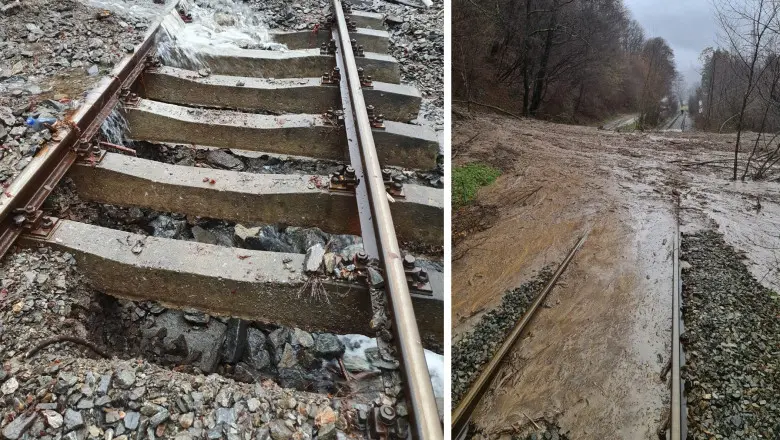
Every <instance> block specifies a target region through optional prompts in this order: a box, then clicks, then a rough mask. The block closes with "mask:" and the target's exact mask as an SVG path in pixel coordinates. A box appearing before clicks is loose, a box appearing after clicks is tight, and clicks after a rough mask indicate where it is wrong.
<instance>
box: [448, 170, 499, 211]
mask: <svg viewBox="0 0 780 440" xmlns="http://www.w3.org/2000/svg"><path fill="white" fill-rule="evenodd" d="M500 175H501V171H500V170H497V169H495V168H493V167H491V166H490V165H485V164H482V163H470V164H467V165H463V166H459V167H455V168H454V169H453V170H452V207H453V208H455V209H457V208H459V207H461V206H463V205H465V204H467V203H469V202H471V201H472V200H474V197H476V195H477V191H478V190H479V188H481V187H483V186H487V185H490V184H491V183H493V182H495V181H496V179H498V176H500Z"/></svg>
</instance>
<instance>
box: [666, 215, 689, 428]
mask: <svg viewBox="0 0 780 440" xmlns="http://www.w3.org/2000/svg"><path fill="white" fill-rule="evenodd" d="M672 270H673V274H672V283H673V285H672V295H673V296H672V360H671V361H672V368H671V370H672V384H671V387H672V389H671V411H670V417H669V436H668V437H669V439H670V440H681V439H685V438H687V436H688V433H687V431H688V428H687V418H688V415H687V409H686V407H685V384H684V383H683V381H682V379H681V377H680V373H681V368H682V366H683V365H684V364H685V355H684V353H683V348H682V344H681V343H680V335H681V334H682V331H683V327H682V279H681V276H680V275H681V273H680V222H679V218H678V221H677V224H676V225H675V231H674V258H673V262H672Z"/></svg>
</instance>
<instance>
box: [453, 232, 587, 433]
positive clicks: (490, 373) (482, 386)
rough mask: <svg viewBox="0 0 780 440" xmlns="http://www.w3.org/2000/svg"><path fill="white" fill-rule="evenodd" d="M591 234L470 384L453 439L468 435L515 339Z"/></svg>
mask: <svg viewBox="0 0 780 440" xmlns="http://www.w3.org/2000/svg"><path fill="white" fill-rule="evenodd" d="M587 237H588V234H587V233H586V234H585V235H583V236H582V237H581V238H580V239H579V241H577V244H575V245H574V247H573V248H572V249H571V250H570V251H569V253H568V254H567V255H566V258H564V259H563V262H561V265H560V266H558V269H557V270H556V271H555V273H554V274H553V276H552V278H551V279H550V281H549V282H548V283H547V284H546V285H545V286H544V289H542V291H541V292H540V293H539V295H537V296H536V299H534V302H533V303H531V306H530V307H529V308H528V310H526V312H525V314H524V315H523V317H522V318H521V319H520V321H519V322H518V323H517V324H516V325H515V327H514V328H513V329H512V331H511V332H510V333H509V335H508V336H507V338H506V339H505V340H504V343H503V344H501V347H499V348H498V351H496V354H495V355H493V358H492V359H490V362H488V364H487V365H486V366H485V368H483V369H482V372H481V373H480V374H479V376H477V379H476V380H475V381H474V383H473V384H471V387H469V390H468V391H467V392H466V395H465V396H463V398H462V399H461V401H460V403H459V404H458V406H457V407H456V408H455V410H454V411H453V412H452V438H458V439H460V438H465V435H466V431H467V429H468V422H469V420H470V419H471V414H472V412H474V409H475V408H476V407H477V405H478V404H479V402H480V400H481V399H482V396H483V395H484V394H485V392H486V391H487V390H488V387H489V386H490V383H491V382H492V381H493V378H494V377H495V375H496V373H497V372H498V369H499V367H500V366H501V362H502V361H503V360H504V358H505V357H506V355H507V354H509V351H510V350H511V349H512V347H513V346H514V345H515V342H517V339H518V338H519V337H520V334H521V333H522V332H523V330H524V329H525V327H526V325H527V324H528V323H529V322H530V321H531V319H532V318H533V317H534V314H535V313H536V310H537V309H538V308H539V306H540V305H541V304H542V302H544V299H545V298H546V297H547V294H548V293H550V291H551V290H552V288H553V287H554V286H555V283H557V282H558V278H560V276H561V274H563V272H564V271H565V270H566V267H568V266H569V263H570V262H571V260H572V258H574V254H576V253H577V250H579V249H580V247H582V244H583V243H585V239H586V238H587Z"/></svg>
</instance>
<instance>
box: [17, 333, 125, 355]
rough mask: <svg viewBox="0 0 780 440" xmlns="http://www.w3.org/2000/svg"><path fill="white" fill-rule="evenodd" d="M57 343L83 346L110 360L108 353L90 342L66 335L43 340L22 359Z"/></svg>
mask: <svg viewBox="0 0 780 440" xmlns="http://www.w3.org/2000/svg"><path fill="white" fill-rule="evenodd" d="M58 342H73V343H74V344H79V345H83V346H85V347H87V348H89V349H90V350H92V351H94V352H95V353H97V354H99V355H100V356H102V357H104V358H106V359H110V358H111V356H110V355H109V354H108V353H106V352H105V351H103V350H102V349H101V348H99V347H98V346H97V345H95V344H93V343H92V342H89V341H87V340H84V339H81V338H77V337H75V336H67V335H61V336H54V337H52V338H48V339H44V340H43V341H41V342H40V343H39V344H38V345H36V346H35V347H33V348H32V349H31V350H30V351H28V352H27V353H26V354H25V355H24V357H25V358H29V357H31V356H33V355H35V353H38V352H39V351H41V350H42V349H44V348H46V347H48V346H49V345H51V344H56V343H58Z"/></svg>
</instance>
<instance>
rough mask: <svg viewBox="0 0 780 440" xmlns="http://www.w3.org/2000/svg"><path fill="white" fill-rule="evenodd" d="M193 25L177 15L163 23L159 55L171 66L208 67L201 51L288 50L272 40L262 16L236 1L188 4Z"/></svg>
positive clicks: (210, 0) (210, 1)
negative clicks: (206, 49) (199, 54)
mask: <svg viewBox="0 0 780 440" xmlns="http://www.w3.org/2000/svg"><path fill="white" fill-rule="evenodd" d="M186 9H187V13H188V14H189V15H190V16H191V17H192V22H190V23H185V22H184V21H183V20H182V19H181V18H180V17H179V15H178V13H176V12H172V13H171V14H168V15H167V16H166V17H165V18H164V19H163V22H162V30H163V31H164V32H163V34H162V35H161V36H160V37H159V42H158V46H157V53H158V55H159V56H160V59H161V61H162V62H163V63H164V64H165V65H168V66H172V67H181V68H187V69H201V68H205V67H208V64H207V63H206V62H205V61H204V60H203V59H202V58H201V57H199V56H198V53H199V51H200V50H201V49H204V48H209V49H212V50H213V49H217V50H219V51H220V52H223V53H224V52H228V53H230V52H234V53H235V52H238V51H240V50H241V49H263V50H285V49H286V46H284V45H283V44H279V43H274V42H273V41H271V36H270V34H269V32H268V27H267V26H266V25H265V24H264V23H263V21H262V17H261V16H260V14H258V13H257V12H256V11H253V10H252V9H251V8H250V7H249V6H247V5H246V4H244V3H239V2H234V1H233V0H201V1H198V2H192V3H189V4H188V5H187V6H186Z"/></svg>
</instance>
